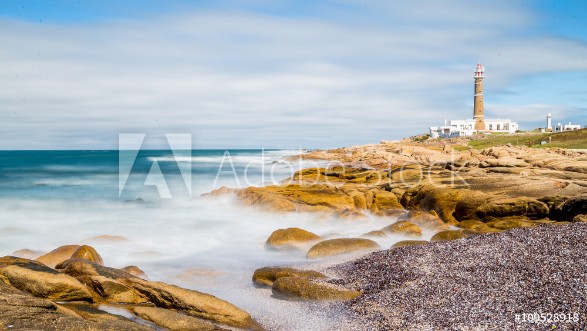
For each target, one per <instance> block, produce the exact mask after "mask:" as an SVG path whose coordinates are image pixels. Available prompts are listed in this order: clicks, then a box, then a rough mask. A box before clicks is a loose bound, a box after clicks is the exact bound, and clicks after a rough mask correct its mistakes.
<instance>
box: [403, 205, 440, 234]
mask: <svg viewBox="0 0 587 331" xmlns="http://www.w3.org/2000/svg"><path fill="white" fill-rule="evenodd" d="M400 220H404V221H408V222H410V223H413V224H416V225H417V226H419V227H421V228H428V229H433V230H448V225H447V224H446V223H444V222H443V221H442V220H441V219H440V217H438V215H437V214H436V212H435V211H431V212H429V213H427V212H425V211H421V210H410V212H409V213H408V214H407V215H405V216H403V217H400Z"/></svg>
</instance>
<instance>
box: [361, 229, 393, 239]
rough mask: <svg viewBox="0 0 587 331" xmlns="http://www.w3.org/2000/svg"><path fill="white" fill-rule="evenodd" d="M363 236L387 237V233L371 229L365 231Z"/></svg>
mask: <svg viewBox="0 0 587 331" xmlns="http://www.w3.org/2000/svg"><path fill="white" fill-rule="evenodd" d="M361 237H379V238H381V237H387V234H385V232H383V231H381V230H375V231H369V232H367V233H363V234H362V235H361Z"/></svg>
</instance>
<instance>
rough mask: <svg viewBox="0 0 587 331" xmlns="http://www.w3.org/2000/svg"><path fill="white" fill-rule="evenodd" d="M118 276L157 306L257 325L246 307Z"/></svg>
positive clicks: (246, 325) (245, 325)
mask: <svg viewBox="0 0 587 331" xmlns="http://www.w3.org/2000/svg"><path fill="white" fill-rule="evenodd" d="M118 280H119V281H120V282H122V283H123V284H125V285H127V286H129V287H132V288H134V289H135V290H137V291H139V292H140V293H141V294H143V295H144V296H145V297H147V298H148V299H149V301H151V302H153V303H154V304H155V305H156V306H157V307H161V308H167V309H179V310H182V311H183V312H185V313H186V314H188V315H190V316H194V317H198V318H203V319H207V320H210V321H213V322H217V323H221V324H225V325H229V326H235V327H240V328H249V329H260V327H259V326H258V324H257V323H256V322H255V321H254V320H253V319H252V318H251V315H249V314H248V313H247V312H246V311H244V310H242V309H240V308H238V307H236V306H235V305H233V304H231V303H229V302H227V301H224V300H221V299H218V298H217V297H215V296H212V295H210V294H206V293H202V292H198V291H195V290H188V289H183V288H181V287H177V286H173V285H169V284H165V283H161V282H149V281H146V280H143V279H141V278H137V277H133V278H125V279H118Z"/></svg>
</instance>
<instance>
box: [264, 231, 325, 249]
mask: <svg viewBox="0 0 587 331" xmlns="http://www.w3.org/2000/svg"><path fill="white" fill-rule="evenodd" d="M319 239H320V236H318V235H316V234H314V233H312V232H309V231H306V230H304V229H300V228H287V229H279V230H275V231H273V233H272V234H271V236H269V238H268V239H267V241H266V242H265V246H266V247H268V248H272V249H279V250H281V249H292V248H300V247H303V246H304V245H307V244H308V243H311V242H314V241H317V240H319Z"/></svg>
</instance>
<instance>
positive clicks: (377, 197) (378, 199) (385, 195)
mask: <svg viewBox="0 0 587 331" xmlns="http://www.w3.org/2000/svg"><path fill="white" fill-rule="evenodd" d="M373 193H374V198H373V204H375V205H376V206H377V208H378V209H379V210H386V209H403V207H402V205H401V204H400V203H399V201H398V200H397V196H396V195H395V194H394V193H392V192H388V191H381V190H374V191H373Z"/></svg>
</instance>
